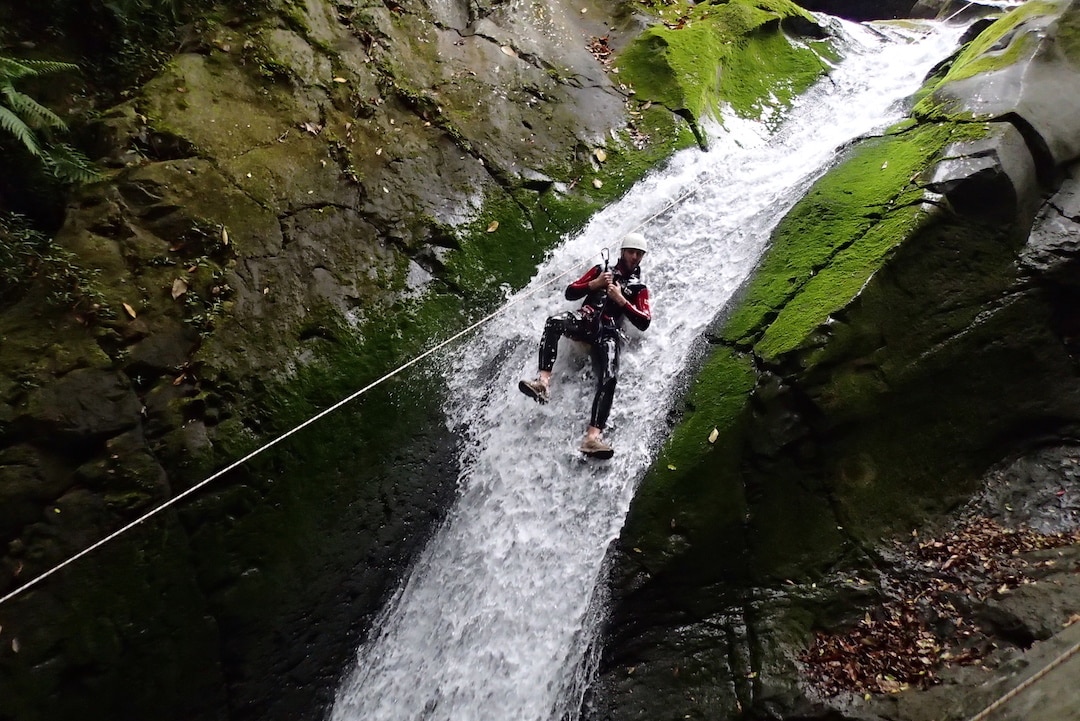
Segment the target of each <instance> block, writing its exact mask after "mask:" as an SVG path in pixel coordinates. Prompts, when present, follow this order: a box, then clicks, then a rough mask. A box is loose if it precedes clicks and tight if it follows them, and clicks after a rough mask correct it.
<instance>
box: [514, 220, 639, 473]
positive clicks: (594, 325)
mask: <svg viewBox="0 0 1080 721" xmlns="http://www.w3.org/2000/svg"><path fill="white" fill-rule="evenodd" d="M646 250H647V244H646V241H645V236H644V235H642V234H641V233H628V234H627V235H626V236H625V237H624V238H623V239H622V245H621V248H620V251H619V261H618V263H616V264H615V268H614V269H612V270H608V269H607V264H606V263H605V265H604V267H603V268H601V267H600V266H599V265H594V266H593V267H592V268H590V269H589V270H588V271H587V272H586V273H585V275H583V276H581V277H580V278H578V279H577V280H575V281H574V282H573V283H571V284H570V285H568V286H567V287H566V299H567V300H579V299H581V298H584V299H585V301H584V302H583V303H582V304H581V307H580V308H579V309H578V310H577V311H576V312H575V311H570V310H568V311H566V312H563V313H558V314H556V315H553V316H551V317H550V318H548V319H547V322H546V323H545V324H544V333H543V336H541V338H540V364H539V365H540V374H539V376H538V377H537V378H536V380H523V381H521V382H520V383H518V389H519V390H520V391H521V392H522V393H524V394H525V395H527V396H529V397H530V398H532V399H534V400H536V401H537V402H538V403H547V401H548V393H549V391H550V387H551V369H552V368H554V366H555V357H556V355H557V354H558V349H559V338H561V337H562V336H566V337H567V338H571V339H573V340H577V341H584V342H586V343H588V344H589V348H590V355H591V356H592V364H593V373H594V375H595V376H596V395H595V396H594V397H593V404H592V415H591V416H590V418H589V428H588V430H587V431H586V432H585V438H584V439H583V440H582V441H581V449H580V450H581V452H582V453H584V454H585V455H587V456H590V457H592V458H611V456H613V455H614V454H615V451H614V450H613V449H612V448H611V446H609V445H608V444H607V443H605V442H604V441H603V440H602V439H601V437H600V436H601V434H602V433H603V431H604V426H605V425H606V424H607V418H608V414H609V413H610V412H611V401H612V399H613V398H614V397H615V384H616V382H617V381H618V377H619V353H620V351H621V350H622V333H621V331H620V326H621V325H622V321H623V318H628V319H629V320H630V322H631V323H632V324H633V325H634V327H635V328H637V329H638V330H641V331H644V330H646V329H647V328H648V327H649V323H650V322H651V321H652V311H651V310H650V309H649V289H648V288H647V287H646V286H645V284H644V283H643V282H642V281H641V267H640V266H641V259H642V258H643V257H644V256H645V252H646Z"/></svg>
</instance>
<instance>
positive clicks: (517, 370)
mask: <svg viewBox="0 0 1080 721" xmlns="http://www.w3.org/2000/svg"><path fill="white" fill-rule="evenodd" d="M844 29H845V32H846V33H847V36H848V39H847V40H846V41H845V45H846V48H847V49H846V59H845V60H844V61H843V62H842V63H841V64H840V65H839V66H838V67H837V68H836V69H835V70H834V72H832V73H831V76H830V78H829V79H826V80H825V81H823V82H822V83H820V84H819V85H817V86H816V87H815V88H813V89H811V91H810V92H808V93H807V94H806V95H805V96H804V97H803V98H802V99H801V100H800V101H799V103H798V104H797V106H796V107H795V108H794V109H793V110H792V111H791V113H790V115H789V119H788V120H787V121H786V122H785V123H784V124H783V125H782V126H781V127H780V128H779V130H778V131H777V132H775V133H772V134H769V133H768V132H767V131H766V130H765V129H764V126H763V125H761V124H758V123H751V122H745V121H734V120H728V121H726V123H725V127H724V128H718V129H716V130H715V131H714V132H713V133H712V135H713V148H712V150H711V151H710V152H708V153H701V152H699V151H697V150H691V151H686V152H684V153H681V154H679V155H677V156H676V157H675V158H674V159H673V161H672V162H671V163H670V164H669V165H668V167H667V168H666V169H664V170H663V171H662V172H658V173H655V174H653V175H652V176H650V177H648V178H646V179H644V180H643V181H641V182H640V183H639V184H638V185H637V186H636V187H635V188H633V189H632V191H631V192H630V193H628V194H627V196H626V197H625V198H623V199H622V200H621V201H619V202H618V203H616V204H615V205H614V206H612V207H610V208H608V209H607V210H605V211H604V212H603V213H601V214H599V216H598V217H597V218H595V220H594V221H593V222H592V223H591V224H590V225H589V227H588V228H587V229H586V230H585V231H584V232H583V233H581V235H579V236H578V237H575V238H573V239H571V240H568V241H567V242H566V243H565V244H564V245H562V246H561V247H559V248H558V249H557V250H555V251H554V252H553V253H552V254H551V255H550V257H549V258H548V259H546V260H545V261H544V262H543V263H542V264H541V265H540V267H539V268H538V269H537V273H536V276H535V278H534V280H533V281H532V283H531V284H530V285H529V286H528V287H527V288H525V289H524V290H522V291H521V292H519V293H517V294H514V295H513V296H511V297H510V298H509V300H511V301H517V302H516V304H515V305H514V307H513V308H511V309H510V310H509V312H508V313H507V314H506V315H504V316H500V317H499V318H498V319H496V320H495V321H494V322H493V323H489V324H487V325H486V326H484V327H483V328H482V329H481V330H480V331H478V335H476V336H474V337H473V338H472V339H471V340H469V341H468V342H467V343H466V344H465V345H464V346H463V347H461V348H459V349H457V350H456V351H455V352H454V357H453V358H450V359H448V360H447V366H448V367H447V383H448V384H449V388H450V395H451V397H452V398H453V399H454V400H453V401H452V404H451V405H452V407H450V408H449V409H448V411H449V417H450V418H452V419H454V420H455V422H456V423H457V424H459V426H457V427H459V428H462V429H464V430H463V431H462V432H463V434H464V436H465V441H464V450H463V454H464V455H463V459H462V467H463V471H462V474H461V477H460V479H459V487H460V494H459V498H458V500H457V502H456V504H455V506H454V508H452V509H451V510H450V512H449V514H448V517H447V519H446V521H445V522H444V523H443V525H442V526H441V528H440V529H439V530H438V532H437V533H436V534H435V535H434V537H433V539H432V540H431V542H430V543H429V544H428V546H427V548H426V550H425V551H424V552H423V553H422V554H421V555H420V557H419V559H418V560H417V562H416V563H415V565H414V567H413V568H412V570H411V572H410V574H409V576H408V578H407V579H406V581H405V582H404V583H403V585H402V586H401V588H400V589H399V590H398V592H397V593H396V595H395V596H394V598H393V599H392V600H391V602H390V603H389V604H388V606H387V608H386V609H385V610H384V611H383V613H382V614H381V615H380V617H379V618H378V619H377V620H376V622H375V625H374V627H373V631H372V635H371V637H370V638H369V639H368V641H367V642H366V643H365V644H364V645H363V646H362V647H361V648H360V649H359V651H358V655H357V662H356V666H355V667H354V668H353V669H352V670H351V671H350V672H349V673H348V675H347V677H346V679H345V681H344V682H343V684H342V686H341V688H340V689H339V690H338V694H337V699H336V702H335V705H334V707H333V710H332V715H331V718H332V719H333V721H415V720H419V719H425V720H431V721H436V720H447V721H485V720H487V719H499V720H500V721H511V720H513V721H548V720H556V721H557V720H558V719H562V718H571V719H573V718H576V716H577V709H578V706H579V705H580V695H581V691H582V688H583V683H582V670H581V669H582V666H583V659H584V657H585V654H586V650H587V648H588V646H589V643H590V641H591V640H592V639H591V635H592V633H593V632H594V629H593V628H591V626H592V625H594V624H592V622H591V621H590V618H591V616H590V614H589V610H590V603H591V601H592V598H593V595H594V593H595V587H596V584H597V581H598V578H599V575H600V571H601V566H602V563H603V558H604V554H605V552H606V549H607V547H608V545H609V543H610V542H611V541H612V540H613V539H614V538H615V537H616V536H617V534H618V533H619V528H620V526H621V524H622V520H623V517H624V515H625V513H626V509H627V508H628V506H629V503H630V499H631V495H632V492H633V488H634V485H635V483H636V482H637V480H638V479H639V478H640V477H641V475H642V474H643V473H644V471H645V469H646V468H647V467H648V465H649V463H650V461H651V459H652V458H653V457H654V455H655V451H656V448H657V445H658V444H659V442H660V441H661V440H662V434H663V432H664V427H665V423H664V418H665V413H666V412H667V410H668V409H669V407H670V402H669V399H670V397H671V395H672V394H673V392H674V391H675V386H676V382H677V378H678V376H679V373H680V371H681V370H682V369H683V368H684V366H685V365H686V363H687V362H688V354H689V353H690V352H691V348H692V347H693V346H694V341H695V340H696V339H698V338H699V337H700V336H701V334H702V332H703V331H704V329H705V328H706V326H707V324H708V323H709V321H710V320H711V319H712V318H714V317H715V315H716V314H717V313H718V311H719V310H721V308H722V307H723V305H724V304H725V303H726V302H727V301H728V299H729V298H730V297H731V295H732V294H733V292H734V291H735V290H736V288H737V287H738V286H739V284H740V283H741V282H742V281H743V280H744V279H745V278H746V277H747V276H748V274H749V273H750V271H751V270H752V268H753V266H754V265H755V263H756V262H757V260H758V258H759V256H760V255H761V253H762V251H763V250H764V247H765V244H766V242H767V240H768V237H769V233H770V231H771V230H772V228H773V227H774V226H775V224H776V223H777V222H778V220H779V219H780V218H781V217H782V216H783V214H784V213H785V212H786V210H788V209H789V208H790V207H791V205H793V204H794V202H795V201H796V200H797V199H798V198H799V197H800V196H801V195H802V194H803V193H804V192H805V190H806V189H807V187H808V186H809V185H810V183H812V182H813V180H814V179H816V178H817V177H818V176H820V174H821V173H822V172H824V170H825V169H826V168H827V167H828V166H829V164H830V162H832V160H833V159H834V158H835V156H836V152H837V150H838V148H839V147H840V146H841V145H843V144H844V143H846V142H847V141H849V140H850V139H852V138H854V137H857V136H860V135H863V134H867V133H872V132H874V131H876V130H880V129H881V128H883V127H885V126H886V125H888V124H889V123H891V122H895V121H896V120H898V119H899V118H900V117H901V116H902V115H903V113H904V108H903V106H902V103H903V100H904V99H905V98H906V97H907V96H909V95H910V94H911V93H913V92H914V91H915V90H916V89H918V87H919V85H920V84H921V82H922V79H923V76H924V75H925V74H926V72H927V70H928V69H929V68H930V67H931V66H932V65H933V64H934V63H935V62H937V61H939V60H941V59H942V58H944V57H945V56H947V55H948V54H949V52H950V51H951V50H952V49H953V48H954V47H955V44H956V41H957V39H958V37H959V34H960V29H959V28H945V27H940V26H935V27H926V28H922V29H914V28H909V29H907V30H901V29H899V28H890V29H887V30H886V29H878V30H871V29H868V28H866V27H863V26H859V25H852V24H847V23H845V24H844ZM690 191H693V192H692V193H691V194H690V195H689V197H687V198H686V199H685V201H684V202H680V203H679V204H677V205H675V206H673V207H669V206H671V203H672V201H674V200H675V199H677V198H681V197H683V196H686V195H687V194H688V193H689V192H690ZM644 221H648V222H647V223H646V225H645V226H644V227H643V228H642V230H643V232H644V233H645V234H646V235H647V236H648V237H649V242H650V251H649V253H648V255H646V256H645V260H644V262H643V263H642V269H643V278H644V280H645V281H646V282H647V283H648V285H649V290H650V294H651V298H652V305H653V313H654V320H653V323H652V327H651V328H650V329H649V331H648V332H647V333H644V334H637V333H634V334H632V335H631V336H630V338H629V341H628V343H627V344H626V346H625V348H624V353H623V355H622V368H621V372H620V378H619V385H618V390H617V391H616V395H615V404H614V408H613V410H612V414H611V419H610V422H609V425H608V429H607V431H606V433H605V437H606V439H607V440H608V441H609V442H610V443H612V445H614V447H615V449H616V455H615V457H614V458H613V459H612V460H610V461H606V462H604V461H594V462H587V461H585V460H583V459H582V458H581V457H580V455H579V454H578V453H577V446H578V444H579V442H580V439H581V437H582V435H583V433H584V430H585V426H586V424H587V421H588V416H589V408H590V406H591V402H592V391H593V386H592V378H591V372H590V368H589V363H588V358H587V353H586V352H585V351H583V350H582V349H580V348H578V347H577V346H576V345H575V344H573V343H570V342H569V341H566V340H564V341H563V342H562V344H561V346H560V356H559V360H558V362H557V363H556V365H555V374H554V376H553V384H552V394H553V395H552V401H551V403H549V404H548V405H546V406H539V405H537V404H535V403H533V402H532V401H530V400H529V399H527V398H526V397H525V396H523V395H521V394H520V393H519V392H518V390H517V382H518V380H519V379H520V378H523V377H530V378H531V377H534V376H535V374H536V355H537V346H538V341H539V337H540V332H541V329H542V327H543V323H544V320H545V318H546V317H547V316H548V315H550V314H552V313H555V312H561V311H563V310H567V309H570V308H574V307H576V305H577V304H573V303H568V302H566V301H565V300H564V299H563V297H562V290H563V287H564V286H565V285H566V284H567V283H568V282H569V281H571V280H573V279H575V278H577V277H578V275H580V273H582V272H584V270H586V268H587V267H588V266H589V265H592V264H593V263H596V262H599V261H598V257H599V256H598V255H597V253H598V252H599V249H600V248H601V247H603V246H611V247H617V242H618V238H619V237H620V236H621V235H622V234H624V233H625V232H627V231H629V230H632V229H634V228H635V227H636V226H637V225H639V224H640V223H642V222H644ZM617 253H618V251H617V250H614V251H613V260H614V258H615V257H617ZM568 269H569V270H572V272H571V273H570V274H569V275H567V276H564V277H562V278H560V279H558V280H557V281H556V282H555V283H552V284H548V283H549V282H550V281H551V280H552V278H554V277H555V276H557V275H558V274H559V273H562V272H564V271H566V270H568ZM545 284H548V285H545ZM530 293H532V295H529V294H530Z"/></svg>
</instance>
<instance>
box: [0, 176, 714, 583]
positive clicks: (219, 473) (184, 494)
mask: <svg viewBox="0 0 1080 721" xmlns="http://www.w3.org/2000/svg"><path fill="white" fill-rule="evenodd" d="M697 190H698V188H697V187H693V188H691V189H690V190H689V191H687V192H685V193H683V194H682V195H681V196H679V197H678V198H676V199H675V200H673V201H671V202H670V203H668V204H667V205H666V206H665V207H664V208H662V209H661V210H659V211H657V212H656V213H654V214H653V215H651V216H649V217H648V218H646V219H645V220H643V221H641V222H640V223H638V224H637V225H635V226H634V227H633V228H631V229H630V231H627V232H632V231H635V230H639V229H641V228H643V227H645V226H646V225H647V224H649V223H650V222H652V221H653V220H655V219H656V218H658V217H660V216H661V215H663V214H664V213H666V212H668V211H669V210H671V209H672V208H674V207H675V206H677V205H679V204H680V203H682V202H684V201H685V200H686V199H687V198H689V197H690V196H691V195H693V194H694V193H696V192H697ZM608 253H609V250H608V248H603V249H601V251H600V254H601V256H602V257H603V258H604V261H605V265H606V262H607V258H608ZM589 257H593V256H589ZM588 259H589V258H583V259H581V260H579V261H578V262H577V263H576V264H575V265H573V266H571V267H569V268H567V269H566V270H564V271H563V272H562V273H559V274H558V275H556V276H554V277H553V278H551V279H549V280H547V281H545V282H543V283H541V284H540V285H538V286H537V287H536V288H533V289H532V290H530V291H527V292H525V293H523V294H522V295H521V297H519V298H516V299H514V300H512V301H510V302H508V303H506V304H505V305H503V306H501V307H500V308H498V309H497V310H495V311H493V312H492V313H489V314H488V315H486V316H484V317H483V318H481V319H480V320H478V321H476V322H475V323H473V324H472V325H470V326H468V327H467V328H465V329H464V330H461V331H459V332H458V333H455V334H454V335H452V336H450V337H449V338H447V339H446V340H444V341H443V342H441V343H439V344H437V345H435V346H433V347H432V348H429V349H428V350H426V351H424V352H423V353H421V354H420V355H418V356H416V357H415V358H413V359H411V360H409V361H407V362H405V363H403V364H402V365H400V366H398V367H397V368H395V369H394V370H392V371H390V372H389V373H387V374H386V375H384V376H382V377H381V378H378V379H377V380H375V381H372V382H371V383H369V384H367V385H366V386H364V387H363V388H361V389H360V390H358V391H356V392H355V393H353V394H351V395H349V396H348V397H346V398H343V399H342V400H340V401H338V402H337V403H335V404H334V405H332V406H330V407H329V408H326V409H324V410H322V411H320V412H319V413H317V414H315V415H314V416H312V417H311V418H309V419H307V420H306V421H304V422H303V423H301V424H300V425H298V426H296V427H295V428H293V429H291V430H289V431H286V432H285V433H282V434H281V435H280V436H278V437H277V438H274V439H273V440H271V441H268V442H267V443H266V444H264V445H262V446H260V447H259V448H256V449H255V450H254V451H252V452H251V453H248V454H247V455H246V456H244V457H242V458H240V459H239V460H237V461H234V462H232V463H230V464H229V465H227V466H225V467H224V468H222V469H221V470H219V471H217V472H216V473H214V474H212V475H210V476H208V477H207V478H205V479H204V480H202V481H199V482H198V483H196V484H195V485H194V486H192V487H191V488H188V489H187V490H185V491H183V492H181V493H178V494H177V495H175V496H173V497H172V498H170V499H169V500H167V501H165V502H164V503H162V504H161V505H160V506H157V507H155V508H153V509H151V510H150V511H148V512H146V513H145V514H143V515H142V516H139V517H138V518H136V519H135V520H134V521H131V522H130V523H128V524H126V525H124V526H121V527H120V528H119V529H117V530H115V531H113V532H112V533H110V534H109V535H107V536H105V537H104V538H102V539H101V540H99V541H97V542H96V543H94V544H92V545H90V546H88V547H87V548H84V549H83V550H81V551H79V552H78V553H76V554H75V555H73V556H71V557H70V558H67V559H66V560H64V561H61V562H60V563H58V564H57V565H55V566H53V567H52V568H50V569H48V570H46V571H44V572H43V573H41V574H40V575H38V576H36V577H34V578H33V579H31V580H29V581H27V582H26V583H24V584H23V585H21V586H18V587H17V588H15V589H14V590H12V591H10V592H8V593H7V594H5V595H4V596H2V597H0V605H3V604H4V603H6V602H8V601H10V600H11V599H13V598H15V597H16V596H18V595H20V594H22V593H24V592H26V591H28V590H29V589H31V588H33V587H34V586H36V585H38V584H39V583H41V582H42V581H44V580H45V579H46V578H48V577H49V576H52V575H53V574H55V573H57V572H59V571H60V570H62V569H64V568H66V567H67V566H69V565H71V564H72V563H75V562H76V561H78V560H79V559H80V558H82V557H83V556H86V555H88V554H90V553H92V552H94V551H95V550H97V549H98V548H100V547H101V546H104V545H105V544H106V543H109V542H110V541H112V540H113V539H114V538H116V537H117V536H120V535H122V534H124V533H127V532H128V531H130V530H131V529H133V528H135V527H136V526H139V525H141V524H143V523H145V522H146V521H148V520H149V519H151V518H153V517H154V516H156V515H157V514H159V513H161V512H162V511H164V510H166V509H167V508H170V507H172V506H174V505H176V504H177V503H179V502H180V501H182V500H183V499H185V498H187V497H188V496H190V495H191V494H193V493H195V492H196V491H199V490H200V489H202V488H204V487H205V486H207V485H209V484H210V483H212V482H213V481H216V480H217V479H218V478H221V477H222V476H224V475H225V474H226V473H228V472H229V471H232V470H233V469H235V468H238V467H239V466H242V465H243V464H245V463H247V462H248V461H250V460H251V459H252V458H254V457H255V456H257V455H259V454H261V453H263V452H264V451H267V450H269V449H270V448H273V447H274V446H276V445H277V444H278V443H281V442H282V441H283V440H285V439H286V438H289V437H290V436H292V435H294V434H296V433H298V432H299V431H301V430H303V429H304V428H307V427H308V426H310V425H311V424H312V423H314V422H315V421H317V420H319V419H321V418H323V417H324V416H327V415H330V414H331V413H333V412H334V411H336V410H337V409H338V408H341V407H342V406H343V405H345V404H346V403H349V402H351V401H353V400H355V399H357V398H359V397H360V396H362V395H363V394H365V393H367V392H368V391H369V390H371V389H372V388H374V387H375V386H377V385H379V384H380V383H383V382H385V381H387V380H389V379H391V378H393V377H394V376H396V375H397V374H399V373H401V372H402V371H404V370H405V369H407V368H409V367H411V366H414V365H416V364H417V363H419V362H420V361H422V360H423V359H425V358H427V357H428V356H430V355H432V354H433V353H437V352H438V351H440V350H442V349H443V348H445V347H446V346H448V345H450V344H451V343H453V342H454V341H456V340H457V339H459V338H461V337H463V336H465V335H468V334H469V333H471V332H472V331H474V330H476V329H477V328H479V327H480V326H482V325H484V324H485V323H487V322H488V321H490V320H492V319H494V318H496V317H498V316H499V315H502V314H503V313H505V312H506V311H507V310H509V309H510V308H511V307H513V306H514V305H516V304H518V303H521V302H522V301H524V300H525V299H526V298H528V297H529V296H531V295H533V294H534V293H537V292H539V291H540V290H542V289H543V288H546V287H547V286H549V285H551V284H552V283H554V282H555V281H557V280H559V279H560V278H563V277H565V276H567V275H569V274H570V273H572V272H574V271H575V270H576V269H578V268H580V267H581V263H582V262H584V261H587V260H588Z"/></svg>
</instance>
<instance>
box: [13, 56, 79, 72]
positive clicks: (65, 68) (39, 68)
mask: <svg viewBox="0 0 1080 721" xmlns="http://www.w3.org/2000/svg"><path fill="white" fill-rule="evenodd" d="M19 62H20V63H22V64H23V65H25V66H26V67H28V68H30V69H31V70H32V71H33V72H34V75H45V74H47V73H66V72H78V70H79V66H78V65H76V64H75V63H64V62H61V61H59V60H20V61H19Z"/></svg>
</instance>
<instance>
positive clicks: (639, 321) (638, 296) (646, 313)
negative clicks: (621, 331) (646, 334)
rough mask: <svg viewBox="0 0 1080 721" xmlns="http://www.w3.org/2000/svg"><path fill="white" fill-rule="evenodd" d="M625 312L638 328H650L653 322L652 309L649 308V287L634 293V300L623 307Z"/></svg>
mask: <svg viewBox="0 0 1080 721" xmlns="http://www.w3.org/2000/svg"><path fill="white" fill-rule="evenodd" d="M623 313H625V314H626V317H627V318H628V319H629V320H630V322H631V323H633V324H634V327H635V328H637V329H638V330H648V328H649V323H651V322H652V309H651V308H649V289H648V288H642V289H641V290H639V291H638V292H637V293H635V294H634V298H633V300H631V301H630V303H629V305H627V306H626V307H625V308H623Z"/></svg>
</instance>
